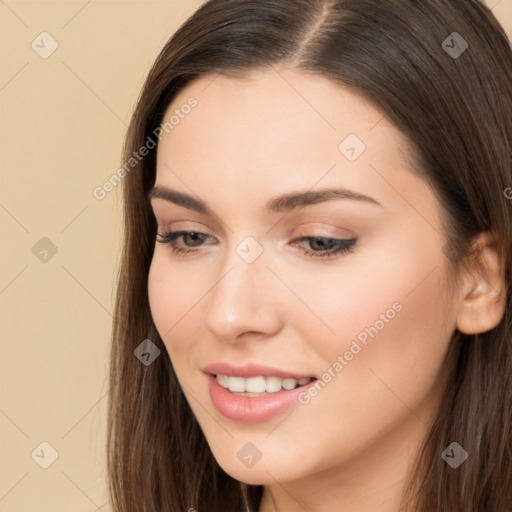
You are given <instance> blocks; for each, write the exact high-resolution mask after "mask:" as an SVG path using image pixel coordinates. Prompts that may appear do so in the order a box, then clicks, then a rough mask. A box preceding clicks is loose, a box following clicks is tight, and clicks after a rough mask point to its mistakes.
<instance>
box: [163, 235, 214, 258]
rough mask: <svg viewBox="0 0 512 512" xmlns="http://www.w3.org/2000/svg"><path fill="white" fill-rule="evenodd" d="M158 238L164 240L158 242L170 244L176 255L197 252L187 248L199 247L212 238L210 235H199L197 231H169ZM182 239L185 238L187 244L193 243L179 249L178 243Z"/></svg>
mask: <svg viewBox="0 0 512 512" xmlns="http://www.w3.org/2000/svg"><path fill="white" fill-rule="evenodd" d="M158 236H159V237H161V238H162V240H157V242H159V243H161V244H169V245H170V246H171V250H172V252H173V253H174V254H188V253H191V252H196V251H195V250H194V249H189V248H187V247H198V246H200V245H201V244H202V243H203V242H204V241H205V240H206V239H208V238H212V237H211V236H209V235H205V234H204V233H199V232H197V231H167V232H166V233H163V234H159V235H158ZM180 237H183V240H182V241H183V242H185V240H186V241H187V242H191V244H190V245H188V244H187V243H186V244H185V246H186V247H185V248H183V247H179V246H178V245H177V243H176V241H177V239H178V238H180Z"/></svg>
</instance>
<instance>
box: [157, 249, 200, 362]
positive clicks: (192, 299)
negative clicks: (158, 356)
mask: <svg viewBox="0 0 512 512" xmlns="http://www.w3.org/2000/svg"><path fill="white" fill-rule="evenodd" d="M163 252H164V251H162V250H161V251H160V252H159V251H158V250H155V255H154V257H153V260H152V262H151V267H150V269H149V274H148V299H149V305H150V309H151V315H152V318H153V322H154V324H155V327H156V329H157V331H158V333H159V334H160V337H161V338H162V340H163V341H164V343H165V345H166V347H167V349H168V350H169V353H170V354H171V353H172V351H173V350H174V348H175V346H176V345H177V343H176V342H175V341H174V340H176V341H177V342H178V343H180V342H181V343H183V342H186V340H187V339H189V340H192V339H193V337H191V336H187V337H179V336H177V333H179V331H180V327H182V325H184V324H187V320H188V318H189V317H190V316H191V315H193V314H194V311H193V309H194V306H195V307H197V305H198V304H199V302H200V301H201V298H203V297H204V296H205V294H206V293H207V291H208V286H207V284H205V280H204V276H202V277H201V273H200V272H189V271H185V270H184V269H182V268H180V265H179V264H172V263H170V262H169V261H167V258H166V257H165V256H166V255H165V254H163ZM188 329H190V324H188ZM170 340H173V343H172V344H171V343H170ZM176 348H178V347H177V346H176Z"/></svg>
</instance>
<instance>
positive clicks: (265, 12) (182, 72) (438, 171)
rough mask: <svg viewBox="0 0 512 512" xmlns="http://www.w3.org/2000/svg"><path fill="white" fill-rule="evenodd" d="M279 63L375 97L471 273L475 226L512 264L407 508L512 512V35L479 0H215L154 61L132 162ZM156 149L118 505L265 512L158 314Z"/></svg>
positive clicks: (113, 470) (116, 361)
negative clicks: (201, 94) (495, 316)
mask: <svg viewBox="0 0 512 512" xmlns="http://www.w3.org/2000/svg"><path fill="white" fill-rule="evenodd" d="M454 32H456V33H457V34H458V35H457V34H455V35H454V34H453V33H454ZM454 38H455V39H454ZM447 41H448V42H447ZM465 44H467V48H466V46H465ZM464 50H465V51H464ZM276 63H286V64H288V65H291V66H292V67H295V68H297V69H300V70H304V71H307V72H311V73H316V74H318V75H321V76H324V77H327V78H329V79H331V80H333V81H335V82H338V83H340V84H342V85H344V86H346V87H349V88H351V89H352V90H354V91H356V92H357V93H359V94H362V95H363V96H364V97H365V99H367V100H368V101H369V102H371V103H372V104H373V105H374V106H375V107H376V108H378V109H379V110H380V111H381V112H382V113H383V115H385V116H386V117H387V119H389V120H390V121H391V122H392V123H393V124H394V125H395V126H396V127H397V128H398V129H399V130H401V131H402V132H403V133H404V134H405V135H406V136H407V138H408V139H409V141H410V143H411V147H412V148H413V149H414V153H415V165H414V166H413V171H414V172H417V173H418V174H419V175H420V176H421V177H422V178H423V179H425V180H426V181H427V182H428V184H429V185H430V186H431V187H432V189H433V191H434V192H435V194H436V197H437V198H438V200H439V202H440V205H441V207H442V209H443V212H444V224H443V228H444V233H445V236H446V241H447V243H446V246H445V248H446V254H447V255H448V257H449V259H450V262H451V263H452V264H453V269H454V271H457V270H459V269H460V268H462V266H463V265H464V264H465V262H466V261H467V259H466V256H467V255H468V253H469V247H470V245H469V244H470V240H471V239H472V237H473V236H474V235H475V234H477V233H480V232H482V231H490V232H492V233H494V234H495V236H496V239H497V240H498V242H499V244H500V247H501V250H502V254H503V260H502V261H503V264H504V266H505V280H506V292H505V293H506V294H507V296H506V297H505V300H506V311H505V314H504V316H503V318H502V320H501V322H500V323H499V325H497V326H496V327H495V328H494V329H492V330H491V331H488V332H485V333H483V334H478V335H465V334H462V333H460V332H459V331H455V332H454V334H453V337H452V340H451V345H450V350H451V353H452V354H453V357H454V360H455V364H454V365H453V371H452V373H451V378H450V382H449V384H448V386H447V388H446V392H445V395H444V397H443V400H442V404H441V407H440V409H439V412H438V415H437V417H436V419H435V421H434V423H433V425H432V428H431V430H430V432H429V434H428V436H427V438H426V440H425V443H424V445H423V447H422V448H423V449H422V451H421V457H419V459H418V461H417V464H416V466H415V472H414V473H413V474H411V475H410V476H411V480H410V485H409V486H408V487H407V489H408V492H407V493H405V492H404V496H403V507H402V508H401V510H406V509H407V510H409V509H408V507H411V509H412V510H414V511H415V512H433V511H440V510H442V511H444V512H463V511H464V512H506V511H511V510H512V314H511V313H512V300H511V294H510V293H509V290H510V283H511V275H512V225H511V222H512V221H511V219H512V200H511V199H510V195H512V194H510V195H508V194H507V193H506V190H511V189H509V188H508V187H512V51H511V47H510V42H509V41H508V39H507V36H506V34H505V32H504V30H503V29H502V27H501V26H500V24H499V23H498V22H497V20H496V19H495V17H494V16H493V14H492V12H491V11H490V10H489V9H488V8H487V7H486V6H485V4H483V3H482V2H481V1H477V0H450V1H446V0H258V1H253V0H210V1H207V2H206V3H204V4H203V5H202V6H201V7H200V8H199V9H198V10H197V11H196V12H195V13H194V14H193V15H192V16H191V17H190V18H189V19H188V20H187V21H186V22H185V23H184V24H183V25H182V26H181V27H180V28H179V30H178V31H177V32H176V33H175V34H174V35H173V36H172V37H171V39H170V40H169V41H168V42H167V44H166V45H165V47H164V48H163V49H162V51H161V53H160V54H159V56H158V57H157V59H156V61H155V63H154V65H153V67H152V69H151V71H150V72H149V75H148V77H147V80H146V82H145V85H144V87H143V90H142V92H141V95H140V97H139V100H138V103H137V106H136V109H135V112H134V114H133V117H132V120H131V124H130V127H129V130H128V133H127V137H126V141H125V147H124V157H125V161H128V160H129V159H130V157H132V155H133V153H134V152H136V151H137V150H138V149H139V148H141V147H142V146H144V145H145V144H147V141H148V137H151V138H152V139H155V135H154V133H155V130H156V129H157V128H158V126H159V125H160V123H161V122H162V117H163V114H164V112H165V110H166V108H167V107H168V106H169V104H170V102H171V101H172V99H173V98H174V97H175V96H176V94H177V93H178V91H180V90H181V89H182V88H183V87H185V86H186V85H187V84H189V83H190V82H191V81H192V80H194V79H195V78H197V77H199V76H202V75H205V74H207V73H222V74H225V75H229V76H233V77H243V76H246V74H247V73H248V72H249V71H251V70H253V69H256V68H264V67H266V66H271V65H274V64H276ZM212 76H213V75H212ZM199 108H200V107H199ZM155 153H156V150H151V151H149V154H148V155H147V156H145V157H144V158H142V159H140V161H137V162H136V165H134V166H133V168H132V169H130V170H129V172H127V173H126V176H124V178H123V182H122V186H123V194H124V196H123V197H124V226H125V232H124V245H123V253H122V260H121V264H120V271H119V274H118V288H117V296H116V306H115V315H114V321H113V332H112V345H111V355H110V357H111V363H110V364H111V366H110V383H109V385H110V389H109V409H108V411H109V417H108V437H107V450H108V458H107V463H108V481H109V489H110V495H111V500H112V505H113V510H114V511H116V512H143V511H144V512H145V511H151V512H163V511H166V512H177V511H180V512H182V511H184V510H188V509H189V508H194V509H196V510H197V511H198V512H219V511H223V512H241V511H245V510H248V511H250V512H255V511H257V510H258V507H259V504H260V501H261V496H262V491H263V488H262V486H257V485H246V484H243V483H241V482H238V481H237V480H235V479H234V478H232V477H231V476H229V475H228V474H226V473H225V472H224V471H223V470H222V468H220V466H219V465H218V464H217V462H216V461H215V459H214V457H213V455H212V453H211V451H210V449H209V446H208V444H207V442H206V440H205V437H204V435H203V433H202V431H201V429H200V427H199V425H198V423H197V421H196V419H195V417H194V415H193V413H192V411H191V409H190V407H189V406H188V404H187V401H186V399H185V396H184V394H183V392H182V391H181V389H180V386H179V383H178V381H177V378H176V376H175V373H174V371H173V368H172V365H171V361H170V359H169V356H168V354H167V351H166V349H165V346H164V344H163V343H162V340H161V339H160V337H159V335H158V333H157V331H156V329H155V326H154V324H153V321H152V317H151V312H150V307H149V303H148V296H147V276H148V271H149V266H150V263H151V259H152V254H153V249H154V244H155V237H156V223H155V219H154V216H153V213H152V210H151V208H150V205H149V203H148V201H147V198H146V193H147V191H148V190H149V189H150V188H151V187H152V186H153V184H154V181H155V171H156V158H155V157H156V155H155ZM132 163H133V162H132ZM148 338H149V339H150V340H151V341H152V342H153V343H154V344H155V345H156V346H157V347H158V348H159V349H160V351H161V354H160V356H159V357H157V359H156V360H155V361H154V362H153V363H152V364H151V365H147V366H146V365H145V364H142V363H141V361H140V360H139V359H138V358H137V357H135V356H134V350H135V349H136V347H137V346H139V345H140V343H141V342H142V341H143V340H145V339H148ZM453 441H457V442H458V443H459V444H460V445H462V446H463V447H464V448H465V449H466V450H467V451H468V452H469V457H468V459H467V460H466V461H465V463H464V464H462V465H461V466H460V467H459V468H458V469H457V470H454V469H452V468H451V467H449V466H448V464H447V463H446V462H445V461H444V460H443V459H442V457H441V453H442V451H443V450H444V449H445V448H446V447H447V446H448V445H449V444H450V443H451V442H453Z"/></svg>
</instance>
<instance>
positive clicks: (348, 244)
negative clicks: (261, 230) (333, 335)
mask: <svg viewBox="0 0 512 512" xmlns="http://www.w3.org/2000/svg"><path fill="white" fill-rule="evenodd" d="M192 234H195V235H199V238H200V239H203V241H204V239H205V238H211V237H209V235H205V234H204V233H200V232H198V231H167V232H165V233H163V234H158V236H160V237H162V240H157V242H159V243H161V244H169V245H170V246H171V250H172V252H173V253H174V254H176V255H178V254H179V255H182V256H184V255H186V254H190V253H193V252H196V250H195V249H184V248H183V247H178V246H177V245H176V239H177V238H180V237H182V236H186V235H192ZM297 240H298V241H302V240H327V241H328V243H329V242H333V243H334V244H335V247H334V248H333V249H330V250H324V251H310V250H308V249H301V250H302V252H303V253H304V254H306V255H307V256H311V257H313V258H322V259H328V258H332V257H334V256H337V255H342V254H348V253H350V252H352V250H353V249H354V245H355V243H356V242H357V238H351V239H339V238H329V237H323V236H303V237H301V238H297ZM336 245H337V247H336Z"/></svg>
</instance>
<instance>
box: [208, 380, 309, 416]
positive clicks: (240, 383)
mask: <svg viewBox="0 0 512 512" xmlns="http://www.w3.org/2000/svg"><path fill="white" fill-rule="evenodd" d="M206 377H207V383H208V388H209V392H210V398H211V400H212V403H213V405H214V406H215V408H216V409H217V411H218V412H219V413H221V414H222V415H223V416H224V417H226V418H228V419H230V420H233V421H236V422H244V423H257V422H264V421H267V420H269V419H271V418H272V417H274V416H277V415H279V414H283V413H284V412H285V411H287V410H288V409H289V408H291V407H297V406H298V405H299V404H300V403H302V402H300V396H301V395H302V394H304V393H307V392H308V388H309V387H310V386H314V385H315V383H316V381H317V380H318V379H316V378H315V377H300V378H294V377H278V376H276V375H266V376H263V375H254V376H251V377H240V376H233V375H226V374H225V373H206ZM297 377H299V376H298V375H297Z"/></svg>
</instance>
